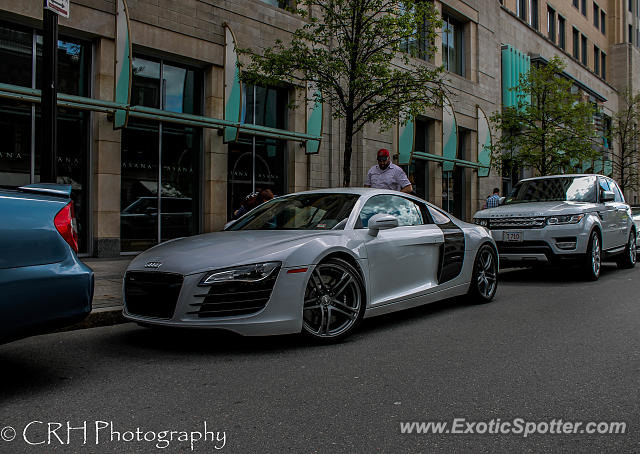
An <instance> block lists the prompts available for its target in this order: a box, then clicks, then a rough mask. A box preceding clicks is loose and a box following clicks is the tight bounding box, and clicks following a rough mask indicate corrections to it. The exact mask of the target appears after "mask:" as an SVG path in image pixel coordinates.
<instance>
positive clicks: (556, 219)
mask: <svg viewBox="0 0 640 454" xmlns="http://www.w3.org/2000/svg"><path fill="white" fill-rule="evenodd" d="M582 218H584V214H568V215H565V216H551V217H548V218H547V224H549V225H561V224H577V223H578V222H580V221H582Z"/></svg>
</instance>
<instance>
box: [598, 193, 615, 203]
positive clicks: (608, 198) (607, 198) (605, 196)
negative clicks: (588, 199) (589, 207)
mask: <svg viewBox="0 0 640 454" xmlns="http://www.w3.org/2000/svg"><path fill="white" fill-rule="evenodd" d="M615 199H616V195H615V194H614V193H613V191H602V196H601V197H600V201H601V202H613V201H614V200H615Z"/></svg>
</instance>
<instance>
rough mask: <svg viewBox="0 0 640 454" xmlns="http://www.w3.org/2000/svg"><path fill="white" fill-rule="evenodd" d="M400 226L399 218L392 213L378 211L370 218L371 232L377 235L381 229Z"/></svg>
mask: <svg viewBox="0 0 640 454" xmlns="http://www.w3.org/2000/svg"><path fill="white" fill-rule="evenodd" d="M395 227H398V219H396V217H395V216H391V215H390V214H383V213H378V214H374V215H373V216H371V218H370V219H369V234H371V235H373V236H376V235H378V231H379V230H387V229H393V228H395Z"/></svg>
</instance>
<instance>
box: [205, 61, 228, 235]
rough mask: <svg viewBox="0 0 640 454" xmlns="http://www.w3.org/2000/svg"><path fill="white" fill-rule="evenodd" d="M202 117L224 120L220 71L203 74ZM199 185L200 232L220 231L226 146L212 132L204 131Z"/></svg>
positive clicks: (224, 198)
mask: <svg viewBox="0 0 640 454" xmlns="http://www.w3.org/2000/svg"><path fill="white" fill-rule="evenodd" d="M204 115H205V116H207V117H210V118H224V68H222V67H219V66H212V67H211V68H210V69H209V70H207V72H206V74H205V89H204ZM203 138H204V140H203V143H204V150H203V152H204V172H202V175H203V178H204V181H203V191H202V195H203V199H204V200H203V210H204V211H203V219H204V223H203V224H204V231H205V232H213V231H216V230H221V229H222V228H223V227H224V225H225V224H226V223H227V161H228V154H227V149H228V147H227V145H226V144H225V143H224V142H223V137H222V136H221V135H219V134H218V131H217V130H216V129H210V128H205V129H204V131H203Z"/></svg>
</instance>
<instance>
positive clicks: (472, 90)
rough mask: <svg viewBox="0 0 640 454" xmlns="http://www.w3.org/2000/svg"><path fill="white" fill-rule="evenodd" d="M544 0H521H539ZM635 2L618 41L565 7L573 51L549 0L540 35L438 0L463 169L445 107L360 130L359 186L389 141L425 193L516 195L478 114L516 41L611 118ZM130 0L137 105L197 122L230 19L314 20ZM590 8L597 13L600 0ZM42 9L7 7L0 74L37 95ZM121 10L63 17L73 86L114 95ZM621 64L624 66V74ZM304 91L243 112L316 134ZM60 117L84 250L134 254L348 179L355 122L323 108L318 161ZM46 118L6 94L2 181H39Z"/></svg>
mask: <svg viewBox="0 0 640 454" xmlns="http://www.w3.org/2000/svg"><path fill="white" fill-rule="evenodd" d="M532 1H533V0H526V1H524V2H522V1H520V0H517V3H518V5H520V6H523V5H524V6H525V7H527V5H528V4H530V3H531V2H532ZM580 1H582V0H580ZM623 1H624V2H626V1H627V0H618V1H617V2H615V1H610V2H605V1H604V0H603V5H601V6H602V7H601V8H600V7H599V11H604V12H605V14H606V17H605V21H606V24H607V25H606V27H607V28H608V30H610V31H609V32H608V33H606V34H602V33H601V32H598V33H600V34H598V33H596V31H594V30H591V29H590V28H589V27H588V25H589V20H587V19H584V18H583V17H582V15H581V13H580V12H579V11H578V10H576V11H573V9H572V8H573V6H572V5H571V3H570V2H568V1H562V2H560V1H558V2H556V3H558V7H557V8H556V9H555V11H556V12H557V14H558V15H557V16H556V20H557V17H560V15H562V14H563V15H564V16H563V17H565V18H566V25H565V27H566V28H565V30H566V33H567V35H566V43H565V47H566V49H565V50H563V49H562V48H560V47H559V43H556V44H554V42H553V41H552V40H550V39H549V36H548V33H546V32H545V31H544V30H546V28H544V27H542V26H541V24H543V23H544V21H543V19H544V18H546V16H545V15H543V12H542V9H541V8H542V5H543V2H539V11H538V12H539V18H538V24H539V26H538V29H537V30H536V29H535V27H533V26H532V25H531V23H532V19H531V18H530V16H529V15H527V14H524V15H522V14H519V10H518V8H519V6H518V5H517V4H516V0H505V1H504V3H505V4H504V5H502V4H501V3H502V2H500V1H498V0H495V1H494V0H435V2H434V3H435V6H436V8H437V9H438V10H439V11H440V12H441V14H442V16H443V18H444V20H445V31H444V33H442V34H441V35H440V37H439V38H438V41H437V42H436V45H437V48H438V49H439V52H438V53H437V54H436V56H435V58H434V61H433V62H432V63H433V64H436V65H440V64H444V65H445V67H446V68H447V70H448V71H447V78H448V82H447V84H448V88H449V90H450V92H451V95H450V97H449V101H450V104H451V107H452V109H451V110H452V112H453V117H454V119H455V123H456V125H457V133H458V134H457V142H456V144H454V146H455V149H454V151H453V153H454V154H455V159H457V164H456V165H455V167H454V168H453V169H450V168H448V167H447V166H445V165H443V162H442V160H440V159H438V157H441V156H442V155H443V148H445V147H446V144H443V128H445V127H446V124H447V121H445V119H443V116H446V115H448V114H447V113H446V112H443V109H432V110H429V111H425V113H424V115H422V116H420V117H418V118H416V119H415V122H414V127H415V136H414V141H413V143H412V146H411V149H410V150H406V149H403V148H402V147H403V145H402V144H401V143H400V139H399V131H398V128H392V129H391V130H388V131H383V132H380V131H379V128H377V127H376V126H374V125H372V126H370V127H368V128H366V129H365V130H364V131H363V132H362V133H360V134H359V135H358V137H356V141H355V143H354V153H353V156H352V185H353V186H361V185H362V184H363V183H364V181H365V177H366V173H367V170H368V169H369V167H370V166H372V165H374V164H375V155H376V152H377V150H378V149H379V148H388V149H390V150H392V154H394V156H396V159H400V160H403V159H404V161H405V162H401V164H403V165H404V167H405V169H406V170H407V173H408V174H409V176H410V179H411V180H412V182H413V183H414V187H415V188H416V191H417V192H418V194H419V195H420V196H422V197H424V198H426V199H427V200H429V201H431V202H433V203H435V204H437V205H439V206H442V207H444V208H445V209H447V210H448V211H450V212H452V213H454V214H455V215H456V216H458V217H460V218H463V219H465V220H468V221H470V220H471V218H472V215H473V213H474V212H475V211H476V210H477V209H479V208H480V207H481V206H482V204H483V202H484V200H485V198H486V197H487V195H489V194H490V193H491V191H492V188H493V187H495V186H499V187H504V188H505V189H508V187H509V184H510V182H505V181H503V178H502V176H500V175H497V174H496V173H495V171H493V170H492V171H491V172H490V173H489V175H488V176H479V170H478V168H477V166H474V163H477V162H478V161H479V152H480V151H481V150H479V148H481V147H479V145H478V130H479V127H478V125H479V112H480V111H482V112H484V113H486V115H488V116H490V115H491V114H492V113H494V112H495V111H497V110H499V109H500V108H501V106H502V92H503V85H504V84H503V81H502V72H501V67H502V66H501V65H502V54H501V51H502V49H503V46H504V45H510V46H513V47H514V48H518V49H519V50H520V51H521V52H523V53H526V54H527V55H530V56H532V57H534V58H535V57H536V56H540V57H541V58H546V59H548V58H550V57H551V56H552V55H555V54H560V55H562V56H564V57H565V58H566V59H567V61H568V62H569V64H568V67H567V72H568V73H570V75H571V76H573V77H575V79H576V80H577V81H579V82H580V84H581V85H580V86H581V89H585V90H586V91H587V92H589V90H591V91H592V92H593V93H594V94H595V95H594V96H596V95H597V96H596V98H597V99H598V102H599V104H600V105H601V106H602V108H603V109H604V111H605V112H608V113H609V114H611V113H612V112H614V111H615V110H616V109H617V107H618V95H617V93H618V90H620V89H621V88H622V87H626V86H633V87H635V86H637V82H636V81H635V79H636V78H637V77H640V76H638V74H640V73H639V72H638V71H632V70H631V68H632V67H635V66H633V65H637V64H638V48H637V44H638V41H637V37H634V40H635V41H634V42H633V43H626V42H623V30H624V29H625V27H626V26H627V25H628V24H631V25H632V26H633V27H637V23H638V20H637V15H636V12H635V10H634V12H632V13H630V14H629V13H628V11H627V10H626V8H615V7H614V6H615V5H617V4H618V3H620V4H622V2H623ZM127 3H128V8H129V15H130V24H131V40H132V45H133V59H134V63H133V68H134V70H133V74H134V75H133V84H132V99H131V104H132V105H141V106H147V107H152V108H156V109H162V110H166V111H169V112H174V113H178V114H184V115H198V116H203V117H209V118H217V119H222V118H224V104H225V99H224V87H225V85H224V84H225V60H224V52H225V32H224V26H225V24H226V25H228V26H229V27H230V28H231V29H232V30H233V32H234V34H235V37H236V40H237V44H238V46H239V47H241V48H257V47H260V46H264V45H270V44H272V43H273V42H274V41H275V40H276V39H278V38H279V39H283V40H286V39H287V36H288V34H289V33H291V32H292V31H293V30H295V29H296V28H298V27H300V26H301V25H302V22H301V19H300V18H299V17H298V16H296V15H294V14H292V13H291V12H289V10H288V9H287V7H288V6H291V5H290V4H289V3H290V2H289V1H283V0H281V1H278V0H128V2H127ZM565 3H567V4H568V6H567V5H565ZM587 3H588V4H589V8H592V9H590V12H591V13H592V12H593V11H594V9H593V8H594V7H593V5H591V4H592V3H593V2H592V1H591V0H588V1H587ZM604 3H607V4H606V5H604ZM594 4H595V3H594ZM41 5H42V4H41V2H40V1H36V0H34V1H23V2H14V1H8V0H0V62H2V63H3V66H4V67H8V68H11V70H10V71H6V72H5V73H4V75H2V74H0V83H4V84H11V85H17V86H21V87H29V88H32V89H37V88H39V81H38V77H37V75H38V65H39V64H40V63H39V62H40V58H41V57H40V54H39V49H40V47H39V46H40V45H41V44H40V43H41V36H40V34H41V32H39V30H41V28H42V22H41V20H42V6H41ZM544 5H545V8H546V5H547V3H546V2H545V3H544ZM618 6H620V5H618ZM624 6H625V7H626V5H624ZM115 9H116V2H115V0H74V1H72V2H71V15H70V18H69V19H60V31H59V33H60V43H59V59H60V78H61V84H60V91H61V92H62V93H67V94H70V95H77V96H85V97H89V98H93V99H99V100H106V101H112V100H113V99H114V77H115V75H114V72H115V70H114V59H115V35H116V29H115V27H116V25H115ZM574 9H575V8H574ZM544 14H546V10H545V12H544ZM589 17H591V16H589ZM583 19H584V20H583ZM574 21H575V24H576V27H580V28H579V30H580V33H584V35H585V36H586V37H587V40H588V43H590V45H591V46H597V47H598V49H599V50H601V51H602V54H606V57H605V60H604V61H605V62H604V63H603V64H602V65H601V68H602V69H600V70H599V71H595V67H594V65H595V62H594V61H592V59H593V58H594V55H595V54H594V50H593V48H591V50H590V52H588V54H587V63H586V64H583V63H581V61H580V59H577V60H576V59H573V57H572V54H571V45H570V44H571V43H570V39H571V36H572V35H571V31H570V30H571V27H572V26H573V24H574ZM585 21H586V22H585ZM592 27H593V26H592ZM543 28H544V30H543ZM614 30H616V31H615V33H614V32H613V31H614ZM600 35H602V36H600ZM625 36H626V35H625ZM634 36H635V35H634ZM614 37H615V39H614ZM618 39H619V40H620V42H617V41H616V40H618ZM599 55H600V54H599ZM601 61H602V60H601ZM623 61H624V64H625V65H627V66H625V68H628V71H626V72H623V71H619V70H618V68H619V67H620V66H619V65H622V64H623V63H622V62H623ZM432 63H429V62H423V63H421V64H432ZM629 65H631V66H629ZM604 68H606V69H604ZM605 71H606V73H605ZM298 90H299V89H297V88H294V87H290V88H282V87H248V86H245V87H244V100H245V101H244V104H243V108H242V120H243V121H244V122H246V123H255V124H258V125H263V126H267V127H270V128H274V129H277V130H282V131H295V132H301V133H303V132H304V131H305V124H306V121H305V112H304V109H294V110H289V109H287V104H288V102H289V100H292V99H294V98H295V97H297V95H298V94H299V93H298ZM59 117H60V118H59V128H60V137H59V143H58V178H59V181H62V182H66V183H70V184H72V185H73V189H74V199H75V201H76V210H77V212H78V221H79V231H80V248H81V252H82V253H83V254H88V255H94V256H105V257H106V256H116V255H119V254H121V253H125V254H126V253H135V252H138V251H141V250H144V249H146V248H148V247H150V246H151V245H153V244H156V243H157V242H158V241H164V240H167V239H170V238H173V237H177V236H184V235H192V234H196V233H202V232H209V231H213V230H216V229H220V228H221V227H222V226H223V225H224V224H225V223H226V222H227V221H228V220H229V219H230V218H231V216H232V213H233V211H234V210H235V209H236V208H237V207H238V205H239V203H240V202H241V201H242V199H243V198H244V196H245V195H246V194H247V193H249V192H251V191H253V190H255V189H258V188H267V187H268V188H270V189H272V191H273V192H274V193H275V194H276V195H279V194H285V193H290V192H294V191H300V190H306V189H316V188H328V187H338V186H340V185H341V183H342V158H343V141H344V125H343V124H342V122H341V121H339V120H333V119H332V118H331V112H330V110H329V109H325V110H324V123H323V134H322V142H321V146H320V151H319V153H317V154H313V155H308V154H305V149H304V147H301V146H300V142H298V141H294V140H285V139H280V138H272V137H261V136H260V135H257V136H256V135H252V134H245V133H243V132H241V133H240V135H239V136H238V139H237V140H236V141H232V142H230V143H225V141H224V138H223V136H222V135H221V134H219V131H218V130H217V129H212V128H205V127H201V126H197V125H196V126H194V125H190V124H188V123H185V122H183V123H176V122H170V121H168V122H165V121H156V120H154V119H142V118H132V119H130V121H129V124H128V125H127V127H126V128H123V129H117V130H115V129H114V128H113V116H112V115H111V114H108V113H101V112H99V111H90V110H82V109H66V108H63V107H61V108H60V110H59ZM39 121H40V120H39V107H38V105H37V103H30V102H26V101H21V100H17V99H15V98H14V99H8V98H7V97H3V98H0V130H1V131H2V132H3V135H4V137H5V145H4V150H3V151H4V152H0V186H5V187H15V186H19V185H23V184H28V183H30V182H37V181H38V179H39V176H38V173H39V147H40V145H39V138H38V134H37V131H38V124H39V123H38V122H39ZM443 125H444V126H443ZM407 152H408V154H407Z"/></svg>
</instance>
